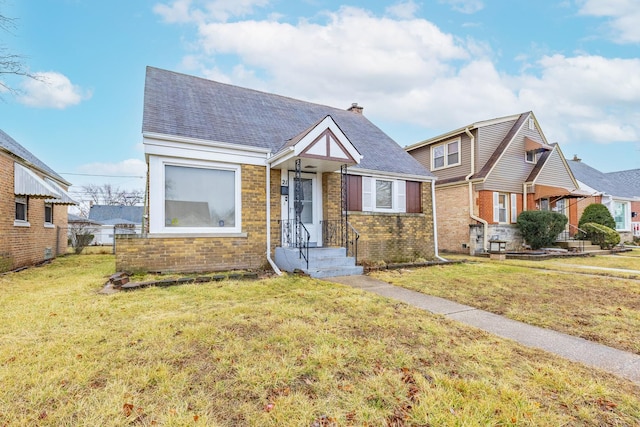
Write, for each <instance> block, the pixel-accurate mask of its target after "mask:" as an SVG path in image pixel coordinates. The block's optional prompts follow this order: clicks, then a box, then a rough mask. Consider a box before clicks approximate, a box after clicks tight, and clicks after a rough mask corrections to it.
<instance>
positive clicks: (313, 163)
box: [116, 67, 437, 276]
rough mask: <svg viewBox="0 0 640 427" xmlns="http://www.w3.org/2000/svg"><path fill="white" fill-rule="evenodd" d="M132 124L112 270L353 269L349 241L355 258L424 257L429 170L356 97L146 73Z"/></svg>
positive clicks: (430, 234) (431, 247)
mask: <svg viewBox="0 0 640 427" xmlns="http://www.w3.org/2000/svg"><path fill="white" fill-rule="evenodd" d="M142 131H143V140H144V147H145V156H146V161H147V164H148V183H147V185H148V188H147V197H148V200H147V207H148V208H147V212H146V214H147V216H146V218H145V223H144V227H143V229H144V231H145V233H146V234H145V235H144V236H143V237H142V238H134V237H128V238H127V237H120V236H118V238H117V239H116V240H117V247H118V251H117V255H116V264H117V268H118V269H119V270H125V271H136V270H146V271H214V270H229V269H252V268H260V267H266V266H269V265H271V267H272V268H274V270H276V271H279V269H284V270H292V269H294V268H302V269H306V270H307V271H308V272H309V273H310V274H312V275H318V276H319V275H330V274H349V273H358V272H361V271H362V269H361V268H360V267H358V266H354V265H353V264H354V261H355V256H356V243H357V262H358V263H359V264H362V263H376V262H380V261H409V260H415V259H432V258H434V257H435V256H436V255H437V253H436V247H435V240H436V237H435V235H434V220H433V213H434V212H433V210H434V207H433V204H432V192H433V182H434V177H433V175H432V174H431V173H430V172H429V171H428V170H426V169H425V168H424V167H423V166H422V165H420V164H419V163H418V162H417V161H416V160H415V159H413V158H412V157H411V156H409V155H408V154H407V153H406V152H405V151H404V150H403V149H402V148H401V147H400V146H398V144H397V143H396V142H395V141H393V140H392V139H391V138H389V136H387V135H386V134H385V133H384V132H382V131H381V130H380V129H379V128H378V127H376V126H375V125H373V124H372V123H371V122H370V121H369V120H367V119H366V117H365V116H364V115H363V114H362V107H359V106H358V105H357V104H353V105H352V106H351V107H350V108H349V109H348V110H342V109H337V108H333V107H328V106H324V105H318V104H313V103H309V102H304V101H300V100H296V99H292V98H288V97H283V96H279V95H274V94H270V93H264V92H259V91H255V90H250V89H246V88H241V87H236V86H232V85H227V84H222V83H218V82H214V81H211V80H206V79H202V78H198V77H193V76H188V75H184V74H179V73H175V72H170V71H166V70H161V69H157V68H153V67H148V68H147V74H146V84H145V96H144V115H143V126H142ZM356 237H357V238H356ZM332 247H338V248H339V249H336V250H335V251H333V252H332V251H331V250H330V249H328V248H332ZM340 248H342V249H340ZM274 254H275V256H274ZM346 255H349V257H347V256H346ZM272 257H273V258H272ZM274 258H275V260H274ZM328 258H331V259H332V261H331V262H336V263H337V264H340V263H339V262H338V261H337V260H335V259H334V258H349V259H350V260H349V259H348V260H347V264H348V266H343V267H344V268H342V267H340V268H338V267H336V268H334V269H333V270H332V271H329V270H331V269H330V268H329V267H327V266H326V264H325V263H323V262H321V261H320V260H321V259H328ZM296 260H297V261H296ZM300 260H302V261H300ZM300 262H301V263H302V264H300ZM349 263H350V264H349ZM322 269H324V270H323V271H320V270H322Z"/></svg>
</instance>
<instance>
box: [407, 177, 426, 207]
mask: <svg viewBox="0 0 640 427" xmlns="http://www.w3.org/2000/svg"><path fill="white" fill-rule="evenodd" d="M421 184H422V183H420V182H416V181H407V213H421V212H422V191H421V190H422V186H421Z"/></svg>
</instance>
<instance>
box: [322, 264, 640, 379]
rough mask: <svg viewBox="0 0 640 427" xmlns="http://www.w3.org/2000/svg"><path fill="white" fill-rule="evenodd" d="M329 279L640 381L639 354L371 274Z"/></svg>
mask: <svg viewBox="0 0 640 427" xmlns="http://www.w3.org/2000/svg"><path fill="white" fill-rule="evenodd" d="M325 280H329V281H332V282H336V283H341V284H344V285H348V286H352V287H354V288H357V289H362V290H364V291H368V292H373V293H375V294H378V295H381V296H384V297H387V298H392V299H395V300H398V301H402V302H404V303H407V304H409V305H412V306H415V307H418V308H421V309H423V310H427V311H429V312H431V313H434V314H441V315H443V316H445V317H446V318H448V319H451V320H455V321H458V322H461V323H464V324H466V325H470V326H474V327H476V328H479V329H482V330H484V331H487V332H490V333H492V334H495V335H498V336H500V337H503V338H507V339H511V340H514V341H517V342H518V343H520V344H523V345H525V346H528V347H534V348H539V349H541V350H545V351H548V352H550V353H553V354H556V355H558V356H562V357H564V358H566V359H569V360H572V361H575V362H580V363H583V364H585V365H588V366H592V367H595V368H598V369H602V370H603V371H606V372H610V373H612V374H614V375H617V376H619V377H622V378H626V379H628V380H631V381H633V382H634V383H636V384H638V385H640V356H639V355H636V354H633V353H629V352H626V351H622V350H616V349H614V348H611V347H607V346H604V345H601V344H597V343H594V342H591V341H587V340H585V339H582V338H577V337H574V336H571V335H567V334H563V333H560V332H556V331H552V330H549V329H544V328H539V327H537V326H531V325H528V324H526V323H522V322H517V321H515V320H510V319H507V318H505V317H502V316H498V315H497V314H493V313H489V312H487V311H484V310H478V309H476V308H474V307H470V306H468V305H463V304H458V303H456V302H453V301H449V300H446V299H443V298H439V297H434V296H430V295H425V294H422V293H420V292H416V291H411V290H408V289H404V288H401V287H399V286H394V285H391V284H389V283H386V282H383V281H380V280H377V279H373V278H371V277H369V276H340V277H331V278H328V279H325Z"/></svg>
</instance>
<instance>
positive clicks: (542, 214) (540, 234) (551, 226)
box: [518, 211, 567, 249]
mask: <svg viewBox="0 0 640 427" xmlns="http://www.w3.org/2000/svg"><path fill="white" fill-rule="evenodd" d="M566 225H567V217H566V216H564V215H563V214H561V213H558V212H549V211H524V212H522V213H521V214H520V215H519V216H518V229H519V230H520V233H522V237H523V238H524V240H525V242H527V244H528V245H529V246H531V249H540V248H542V247H545V246H551V245H553V244H554V243H555V241H556V238H557V237H558V234H560V233H561V232H562V231H563V230H564V227H565V226H566Z"/></svg>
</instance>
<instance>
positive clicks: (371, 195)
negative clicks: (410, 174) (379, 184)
mask: <svg viewBox="0 0 640 427" xmlns="http://www.w3.org/2000/svg"><path fill="white" fill-rule="evenodd" d="M376 181H390V182H391V183H392V184H391V193H392V198H391V208H390V209H389V208H378V207H376ZM362 211H363V212H386V213H404V212H406V211H407V183H406V181H405V180H401V179H395V178H384V177H371V176H363V177H362Z"/></svg>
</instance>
